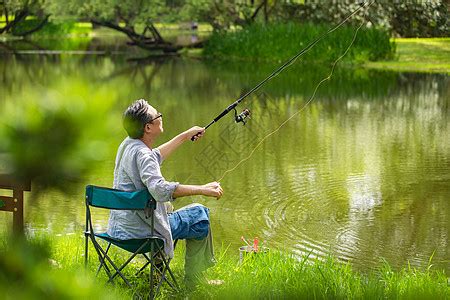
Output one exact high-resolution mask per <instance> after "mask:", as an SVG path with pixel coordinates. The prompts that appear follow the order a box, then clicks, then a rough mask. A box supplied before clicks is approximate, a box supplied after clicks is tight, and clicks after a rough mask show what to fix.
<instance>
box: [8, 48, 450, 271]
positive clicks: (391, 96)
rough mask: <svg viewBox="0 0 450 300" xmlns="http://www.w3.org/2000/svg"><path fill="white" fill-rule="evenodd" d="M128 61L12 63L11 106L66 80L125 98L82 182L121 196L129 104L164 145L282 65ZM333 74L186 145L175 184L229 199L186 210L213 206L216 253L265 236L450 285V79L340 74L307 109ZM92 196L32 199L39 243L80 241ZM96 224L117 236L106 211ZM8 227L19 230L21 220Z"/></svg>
mask: <svg viewBox="0 0 450 300" xmlns="http://www.w3.org/2000/svg"><path fill="white" fill-rule="evenodd" d="M126 58H127V57H125V56H124V55H105V56H94V55H67V54H57V55H32V54H26V53H22V54H19V55H15V56H13V55H9V54H8V55H6V54H5V55H2V56H0V80H1V89H0V96H1V99H0V104H2V103H1V102H3V101H5V102H8V101H18V98H19V97H20V95H21V93H22V91H23V90H28V91H30V90H33V89H42V88H44V89H54V90H58V89H60V87H59V85H58V83H59V82H64V83H65V84H66V85H67V84H70V82H76V84H78V85H80V84H81V85H85V86H90V87H91V88H94V89H95V88H97V87H98V88H105V87H106V88H107V89H108V90H109V92H110V93H112V94H113V95H114V97H113V98H114V99H116V100H114V101H115V102H114V103H113V104H112V111H111V117H114V118H117V122H116V123H115V125H114V126H113V128H111V133H112V134H111V135H108V136H105V137H104V139H105V140H108V142H110V143H109V144H111V145H112V146H111V147H109V148H108V149H106V151H103V152H101V153H102V155H103V156H102V162H101V163H100V164H99V165H97V166H96V167H95V168H94V169H93V170H92V173H91V174H90V175H89V176H87V177H86V178H83V182H84V183H85V184H89V183H90V184H96V185H104V186H110V185H111V184H112V173H113V167H114V155H115V150H116V147H117V146H118V145H119V144H120V142H121V140H122V139H123V138H124V137H125V132H124V131H122V130H121V125H120V113H121V112H122V111H123V109H124V108H125V107H126V106H127V105H128V104H129V103H130V102H131V101H133V100H135V99H139V98H146V99H148V100H149V102H151V103H152V104H153V105H154V106H155V107H156V108H157V109H158V110H159V111H160V112H162V113H163V114H164V126H165V132H164V134H163V135H162V136H161V137H160V139H159V140H158V143H162V142H164V141H165V140H168V139H169V138H171V137H172V136H173V135H175V134H177V133H179V132H180V131H182V130H184V129H187V128H189V127H190V126H193V125H202V126H204V125H206V124H208V123H209V122H210V121H211V120H212V119H213V118H214V117H215V116H216V115H217V114H218V113H220V112H221V111H222V110H223V109H224V108H225V107H226V106H228V105H229V104H230V103H231V102H232V101H234V100H235V99H236V98H237V97H239V95H240V94H241V93H242V92H243V91H246V90H248V89H250V88H252V87H253V86H254V85H256V84H257V83H258V82H259V81H260V80H262V79H263V78H264V77H265V76H267V75H268V74H269V73H270V72H271V71H272V70H273V69H274V68H275V67H276V66H277V65H278V63H267V62H264V63H243V62H239V63H226V62H222V63H219V62H205V61H201V60H197V59H189V58H184V59H182V58H171V59H163V60H161V59H160V60H141V61H129V60H127V59H126ZM329 71H330V66H329V65H327V64H310V65H307V64H303V63H302V62H301V61H300V62H298V63H297V64H296V65H294V66H292V67H290V68H289V69H288V70H286V71H285V72H283V73H282V74H281V75H279V76H277V77H276V78H275V79H274V80H272V81H271V82H270V83H269V84H267V85H265V86H264V87H263V88H262V89H261V90H259V91H258V92H257V93H256V94H254V95H253V96H251V97H249V98H248V99H247V100H246V101H245V102H244V103H243V105H241V106H240V107H239V109H240V110H242V109H243V108H249V109H250V111H251V112H252V115H251V119H250V120H249V121H248V123H247V124H246V125H245V126H243V125H242V124H235V123H234V122H233V117H232V116H226V117H224V118H223V119H222V120H221V121H220V122H218V123H217V124H214V125H213V126H211V127H210V129H208V131H207V134H206V135H205V137H204V138H203V139H202V140H201V141H199V142H197V143H186V144H185V145H183V146H182V147H181V148H180V149H179V150H178V152H177V153H175V154H174V155H173V156H172V157H170V158H169V159H168V160H167V161H166V162H165V163H164V164H163V174H164V175H165V177H166V179H168V180H174V181H180V182H182V183H187V184H201V183H206V182H209V181H212V180H217V179H219V178H221V177H223V176H224V177H223V179H221V184H222V186H223V188H224V190H225V195H224V196H223V197H222V198H221V199H220V200H216V199H210V198H203V197H191V198H182V199H178V200H176V201H175V202H174V205H175V207H176V208H178V207H181V206H184V205H187V204H189V203H192V202H199V203H202V204H204V205H206V206H208V207H209V208H210V209H211V219H212V227H213V233H214V238H215V244H216V246H218V247H219V246H220V245H222V244H223V245H230V248H229V249H230V250H229V251H231V252H232V253H233V252H236V255H237V249H238V247H239V246H241V245H242V241H241V240H240V237H241V236H244V237H246V238H247V239H250V240H251V239H253V238H254V237H258V238H259V240H260V241H261V242H263V241H264V243H265V245H266V246H267V247H269V248H271V249H282V250H286V251H289V252H291V253H294V254H298V255H302V254H309V255H310V257H311V258H314V257H319V258H323V257H326V256H327V255H329V254H332V255H335V256H336V257H338V258H339V259H341V260H342V261H349V262H351V264H352V265H353V266H354V267H355V268H356V269H358V270H364V271H365V270H371V269H373V268H374V267H377V266H379V265H380V262H381V261H382V259H385V260H386V261H388V262H389V263H390V264H391V265H393V266H395V267H402V266H406V265H407V264H408V262H409V263H410V264H411V265H412V266H415V267H420V268H426V267H427V265H428V263H429V259H430V257H433V258H432V263H433V265H434V267H435V268H438V269H442V270H445V272H447V274H450V78H449V77H448V76H447V75H439V74H434V75H432V74H413V73H394V72H382V71H369V70H363V69H351V68H344V67H342V66H340V67H339V68H338V69H337V70H336V72H335V74H334V75H333V77H332V80H331V81H329V82H326V83H324V84H323V85H322V86H321V87H320V88H319V90H318V92H317V94H316V96H315V98H314V99H313V101H312V102H311V103H309V104H308V105H306V103H307V102H308V100H309V99H310V97H311V96H312V95H313V93H314V89H315V87H316V85H317V83H318V82H319V81H320V80H321V79H322V78H324V77H326V76H327V75H328V73H329ZM60 92H61V91H60ZM61 93H63V92H61ZM62 95H63V94H62ZM107 101H108V99H105V103H106V102H107ZM111 101H113V100H111ZM18 103H20V102H19V101H18ZM109 104H110V103H109ZM2 105H3V104H2ZM18 105H21V104H18ZM305 105H306V106H305ZM293 114H296V115H295V116H294V117H292V119H290V120H289V121H288V122H286V123H285V125H284V126H282V127H281V128H280V129H279V130H278V131H277V132H275V133H274V134H272V135H270V136H269V137H267V138H266V136H267V135H268V134H270V133H271V132H273V131H274V130H275V129H277V127H278V126H279V125H280V124H282V123H283V122H284V121H286V120H287V119H288V118H289V117H291V116H292V115H293ZM99 117H100V118H102V117H107V116H99ZM264 138H266V139H265V140H264V142H262V143H260V141H261V140H262V139H264ZM243 159H246V160H244V161H242V162H241V160H243ZM233 168H235V169H234V170H232V171H229V172H227V170H230V169H233ZM83 193H84V191H83V186H80V187H79V189H78V191H77V192H70V193H69V194H62V193H59V192H48V193H45V194H43V195H40V196H39V197H38V199H35V200H30V199H29V200H28V201H27V203H26V206H25V221H26V228H27V231H28V232H29V233H30V234H33V233H36V232H50V233H52V234H58V235H65V234H73V233H75V234H80V235H81V233H82V230H83V224H84V201H83ZM28 198H31V197H30V196H29V195H28ZM97 216H98V220H97V222H96V225H97V227H98V228H105V226H106V220H107V213H105V212H98V213H97ZM0 218H1V221H0V225H1V228H2V229H3V231H5V230H8V229H9V228H10V222H11V217H10V215H9V214H7V213H4V212H0ZM235 250H236V251H235Z"/></svg>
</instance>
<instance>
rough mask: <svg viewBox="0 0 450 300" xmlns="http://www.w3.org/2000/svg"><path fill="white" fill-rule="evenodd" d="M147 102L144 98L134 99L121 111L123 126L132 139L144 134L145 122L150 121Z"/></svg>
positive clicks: (150, 116)
mask: <svg viewBox="0 0 450 300" xmlns="http://www.w3.org/2000/svg"><path fill="white" fill-rule="evenodd" d="M148 108H149V104H148V102H147V101H145V100H144V99H139V100H136V101H134V102H133V103H132V104H131V105H130V106H128V108H127V110H125V112H124V113H123V119H122V122H123V128H125V130H126V131H127V133H128V136H129V137H130V138H132V139H139V138H141V137H143V136H144V127H145V124H147V123H148V122H150V120H151V119H152V118H153V116H152V115H151V114H150V112H149V109H148Z"/></svg>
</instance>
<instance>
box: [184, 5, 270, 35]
mask: <svg viewBox="0 0 450 300" xmlns="http://www.w3.org/2000/svg"><path fill="white" fill-rule="evenodd" d="M276 5H277V1H276V0H260V1H258V0H224V1H219V0H213V1H208V0H186V3H185V7H186V9H187V10H188V11H189V12H190V15H191V16H192V17H194V18H198V19H199V20H201V21H206V22H208V23H209V24H211V26H212V27H213V28H214V29H215V30H228V29H230V28H231V27H232V26H240V27H246V26H248V25H250V24H252V23H254V22H256V21H257V20H258V19H262V21H264V22H266V23H267V22H268V21H269V19H270V16H271V13H272V12H273V9H274V8H275V7H276Z"/></svg>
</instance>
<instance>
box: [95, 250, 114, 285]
mask: <svg viewBox="0 0 450 300" xmlns="http://www.w3.org/2000/svg"><path fill="white" fill-rule="evenodd" d="M110 247H111V243H108V247H107V248H106V251H105V255H107V254H108V251H109V248H110ZM102 267H104V268H106V269H108V272H109V274H111V271H110V270H109V268H108V266H107V265H106V263H105V260H104V259H100V265H99V266H98V269H97V273H95V277H97V276H98V273H100V270H101V268H102Z"/></svg>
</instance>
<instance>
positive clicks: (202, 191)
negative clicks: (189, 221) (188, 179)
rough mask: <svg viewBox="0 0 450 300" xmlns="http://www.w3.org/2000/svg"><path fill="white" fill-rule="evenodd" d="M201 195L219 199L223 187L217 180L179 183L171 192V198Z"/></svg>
mask: <svg viewBox="0 0 450 300" xmlns="http://www.w3.org/2000/svg"><path fill="white" fill-rule="evenodd" d="M194 195H202V196H207V197H215V198H217V199H219V198H220V197H222V195H223V189H222V187H221V186H220V183H218V182H215V181H214V182H210V183H207V184H204V185H186V184H180V185H178V186H177V188H176V189H175V191H174V192H173V194H172V197H173V198H180V197H184V196H194Z"/></svg>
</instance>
